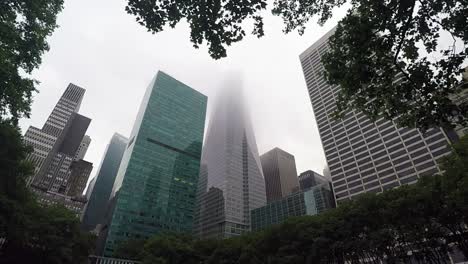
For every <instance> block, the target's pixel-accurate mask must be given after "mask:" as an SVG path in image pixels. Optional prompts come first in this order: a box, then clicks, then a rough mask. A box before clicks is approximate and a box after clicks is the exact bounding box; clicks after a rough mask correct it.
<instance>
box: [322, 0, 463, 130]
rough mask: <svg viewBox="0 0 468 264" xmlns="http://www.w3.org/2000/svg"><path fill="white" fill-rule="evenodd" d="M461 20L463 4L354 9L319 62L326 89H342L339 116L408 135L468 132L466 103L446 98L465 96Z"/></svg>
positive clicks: (415, 1) (395, 1) (384, 3)
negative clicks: (355, 113)
mask: <svg viewBox="0 0 468 264" xmlns="http://www.w3.org/2000/svg"><path fill="white" fill-rule="evenodd" d="M467 17H468V3H467V2H466V1H461V0H460V1H458V0H444V1H425V0H409V1H402V0H378V1H356V3H355V4H354V5H353V7H352V8H351V9H350V10H349V12H348V15H347V16H346V17H345V18H344V19H343V20H342V21H340V23H339V24H338V26H337V28H336V31H335V34H334V35H333V36H332V37H331V38H330V42H329V43H330V52H329V53H328V54H327V55H326V56H325V58H324V64H325V68H326V72H327V77H328V81H329V82H330V83H331V84H339V85H340V86H341V88H342V89H341V93H340V94H339V98H338V103H337V106H338V110H337V113H338V114H341V113H345V112H346V111H348V110H350V109H359V110H361V111H363V112H364V113H365V114H366V115H368V116H370V117H372V118H377V117H380V116H384V117H385V118H386V119H395V118H397V122H399V123H400V124H402V125H404V126H409V127H420V128H429V127H432V126H443V127H450V126H451V125H454V124H462V125H467V123H466V121H467V118H468V104H467V102H464V103H463V104H461V105H457V104H455V103H454V102H453V101H452V100H451V98H450V96H451V95H453V94H456V93H457V92H460V90H462V89H466V88H468V84H466V83H465V84H463V82H462V79H461V76H462V71H463V70H462V66H463V63H464V62H466V58H467V54H468V20H467ZM441 34H447V35H448V36H449V38H450V44H445V45H444V44H443V40H442V36H441Z"/></svg>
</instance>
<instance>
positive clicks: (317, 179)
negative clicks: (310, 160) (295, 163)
mask: <svg viewBox="0 0 468 264" xmlns="http://www.w3.org/2000/svg"><path fill="white" fill-rule="evenodd" d="M325 182H328V180H327V179H326V178H325V177H323V176H322V175H320V174H318V173H316V172H315V171H312V170H308V171H304V172H303V173H301V174H300V175H299V185H300V187H301V190H307V189H309V188H312V187H314V186H315V185H318V184H323V183H325Z"/></svg>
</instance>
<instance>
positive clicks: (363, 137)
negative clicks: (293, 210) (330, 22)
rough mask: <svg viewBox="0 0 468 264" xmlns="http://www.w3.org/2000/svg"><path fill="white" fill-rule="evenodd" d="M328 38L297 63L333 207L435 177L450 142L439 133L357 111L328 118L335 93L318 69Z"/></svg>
mask: <svg viewBox="0 0 468 264" xmlns="http://www.w3.org/2000/svg"><path fill="white" fill-rule="evenodd" d="M333 32H334V30H331V31H330V32H328V33H327V34H326V35H325V36H323V37H322V38H321V39H319V40H318V41H317V42H316V43H314V44H313V45H312V46H311V47H309V48H308V49H307V50H306V51H304V52H303V53H302V54H301V55H300V56H299V57H300V61H301V64H302V69H303V72H304V77H305V80H306V84H307V89H308V91H309V95H310V99H311V102H312V108H313V110H314V113H315V118H316V120H317V126H318V129H319V133H320V137H321V140H322V144H323V148H324V151H325V156H326V159H327V163H328V165H329V168H330V174H331V180H332V183H333V189H334V191H335V195H336V199H337V201H338V202H339V201H342V200H345V199H349V198H351V197H353V196H355V195H358V194H360V193H363V192H381V191H384V190H387V189H390V188H394V187H397V186H400V185H403V184H410V183H414V182H416V181H417V180H418V178H420V177H421V176H423V175H431V174H434V173H437V172H440V170H439V167H438V165H437V160H438V159H439V158H440V157H443V156H444V155H447V154H448V153H450V147H449V146H448V144H449V143H450V140H449V138H448V136H447V134H446V133H445V132H444V131H443V130H442V129H440V128H433V129H430V130H428V131H426V132H422V131H419V130H417V129H410V128H404V127H398V126H397V125H396V124H395V123H394V122H392V121H388V120H384V119H382V118H380V119H378V120H376V121H375V122H373V121H371V120H370V119H369V118H367V117H366V116H365V115H364V114H363V113H361V112H358V111H349V112H348V113H347V114H346V115H345V116H344V118H343V119H341V120H335V119H334V118H333V113H334V111H335V109H336V106H335V102H336V100H337V96H338V93H339V91H340V87H339V86H331V85H329V84H327V82H326V80H325V77H324V74H323V71H324V67H323V65H322V63H321V57H322V56H323V55H324V54H325V53H326V52H327V50H328V44H327V42H328V38H329V37H330V36H331V35H332V34H333Z"/></svg>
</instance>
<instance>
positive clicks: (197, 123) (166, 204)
mask: <svg viewBox="0 0 468 264" xmlns="http://www.w3.org/2000/svg"><path fill="white" fill-rule="evenodd" d="M206 106H207V97H206V96H205V95H203V94H201V93H200V92H198V91H196V90H194V89H192V88H190V87H189V86H187V85H185V84H183V83H182V82H180V81H178V80H176V79H174V78H172V77H171V76H169V75H167V74H165V73H163V72H161V71H160V72H158V74H157V75H156V77H155V78H154V80H153V81H152V82H151V84H150V85H149V87H148V89H147V91H146V93H145V96H144V97H143V101H142V103H141V105H140V109H139V111H138V115H137V117H136V120H135V123H134V126H133V129H132V133H131V135H130V138H129V142H128V145H127V147H126V150H125V153H124V155H123V158H122V162H121V164H120V168H119V171H118V173H117V178H116V181H115V184H114V188H113V198H112V199H114V200H115V207H114V209H113V213H112V216H111V219H110V224H109V227H108V231H106V232H107V238H106V240H105V246H104V255H106V256H111V255H112V254H113V253H114V250H115V248H116V247H117V246H118V245H119V244H120V243H122V242H124V241H126V240H128V239H139V238H148V237H150V236H153V235H155V234H159V233H161V232H165V231H169V232H181V233H191V232H192V225H193V211H194V207H195V199H196V197H195V196H196V190H197V183H198V175H199V170H200V156H201V148H202V141H203V133H204V127H205V115H206Z"/></svg>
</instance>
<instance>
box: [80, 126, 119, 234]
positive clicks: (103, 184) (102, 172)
mask: <svg viewBox="0 0 468 264" xmlns="http://www.w3.org/2000/svg"><path fill="white" fill-rule="evenodd" d="M127 143H128V139H127V138H126V137H124V136H121V135H119V134H117V133H115V134H114V135H113V136H112V139H111V140H110V142H109V144H108V145H107V148H106V151H105V153H104V157H103V159H102V162H101V166H100V168H99V171H98V173H97V175H96V177H95V178H94V180H95V182H94V184H93V185H91V183H90V186H89V187H88V188H92V190H90V194H89V197H88V199H89V201H88V203H87V205H86V209H85V212H84V215H83V220H82V226H83V228H84V229H85V230H93V229H95V228H96V226H97V225H98V224H103V221H104V215H105V213H106V208H107V206H108V202H109V199H110V196H111V193H112V188H113V187H114V182H115V178H116V176H117V172H118V171H119V167H120V162H121V161H122V157H123V154H124V152H125V149H126V147H127Z"/></svg>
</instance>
